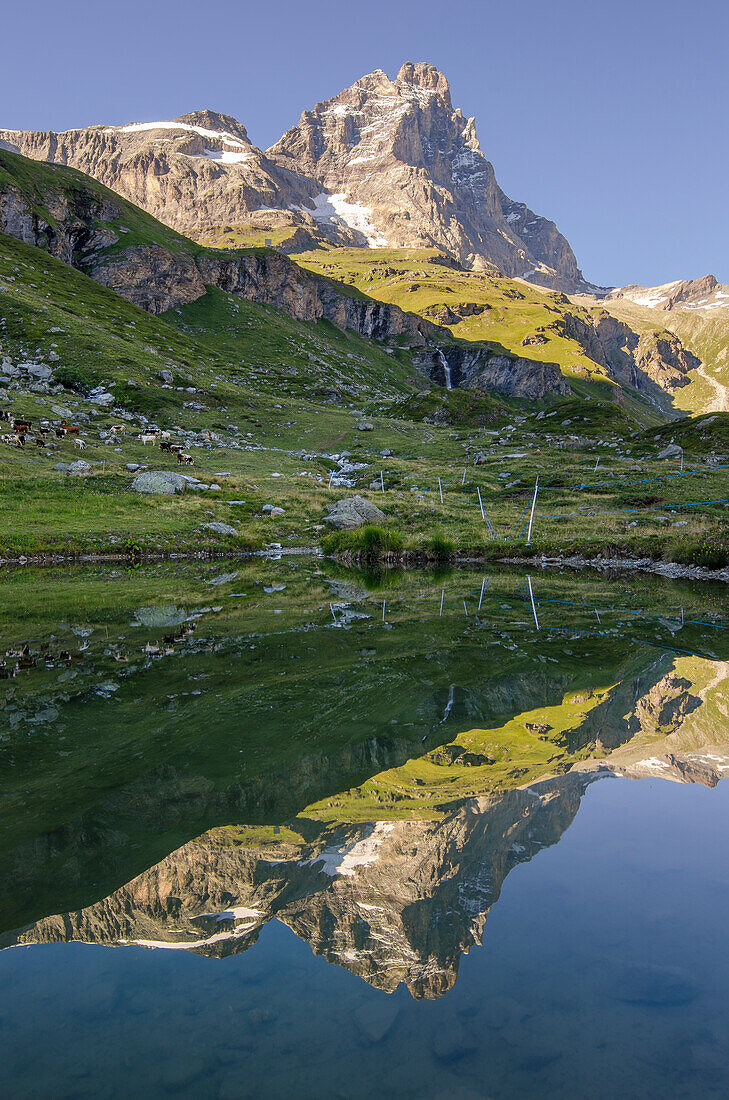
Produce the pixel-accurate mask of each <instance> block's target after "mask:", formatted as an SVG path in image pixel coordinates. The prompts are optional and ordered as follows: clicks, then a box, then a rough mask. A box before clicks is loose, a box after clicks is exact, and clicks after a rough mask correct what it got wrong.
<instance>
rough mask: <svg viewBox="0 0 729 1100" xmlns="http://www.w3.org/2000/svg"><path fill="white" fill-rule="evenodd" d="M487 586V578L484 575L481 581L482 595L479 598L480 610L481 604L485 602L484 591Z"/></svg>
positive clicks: (479, 608)
mask: <svg viewBox="0 0 729 1100" xmlns="http://www.w3.org/2000/svg"><path fill="white" fill-rule="evenodd" d="M485 588H486V578H485V577H484V579H483V580H482V581H481V595H480V596H479V598H478V610H479V611H480V610H481V604H482V603H483V593H484V589H485Z"/></svg>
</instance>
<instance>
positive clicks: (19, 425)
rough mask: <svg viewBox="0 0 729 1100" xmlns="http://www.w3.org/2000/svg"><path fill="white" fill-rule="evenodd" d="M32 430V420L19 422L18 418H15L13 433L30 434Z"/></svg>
mask: <svg viewBox="0 0 729 1100" xmlns="http://www.w3.org/2000/svg"><path fill="white" fill-rule="evenodd" d="M30 428H31V421H30V420H19V419H18V418H17V417H13V431H14V432H29V431H30Z"/></svg>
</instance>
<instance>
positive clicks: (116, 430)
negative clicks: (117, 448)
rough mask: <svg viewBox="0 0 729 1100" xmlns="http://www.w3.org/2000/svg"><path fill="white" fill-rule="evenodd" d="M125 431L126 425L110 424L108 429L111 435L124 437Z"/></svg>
mask: <svg viewBox="0 0 729 1100" xmlns="http://www.w3.org/2000/svg"><path fill="white" fill-rule="evenodd" d="M126 430H127V426H126V424H112V426H111V428H110V429H109V431H110V432H111V434H112V435H124V432H125V431H126Z"/></svg>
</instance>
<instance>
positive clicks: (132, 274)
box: [87, 245, 206, 313]
mask: <svg viewBox="0 0 729 1100" xmlns="http://www.w3.org/2000/svg"><path fill="white" fill-rule="evenodd" d="M87 273H88V274H89V275H91V277H92V279H94V280H95V281H96V282H97V283H101V284H102V286H106V287H108V288H109V289H110V290H113V291H115V292H116V293H117V294H119V295H120V296H121V297H122V298H126V299H127V301H129V302H133V303H134V305H136V306H140V307H141V308H142V309H144V310H146V311H147V312H148V313H164V312H165V311H166V310H168V309H175V308H177V307H178V306H181V305H186V304H187V303H188V302H194V301H195V300H196V298H202V296H203V294H205V293H206V291H205V283H204V282H203V278H202V276H201V274H200V271H199V270H198V268H197V267H196V265H195V261H194V260H193V258H192V256H190V255H188V254H186V253H184V252H183V253H180V252H176V253H172V252H169V251H168V250H167V249H166V248H161V247H160V246H159V245H135V246H132V247H131V248H126V249H124V251H123V252H120V253H118V254H117V255H115V256H113V257H112V258H108V257H104V258H102V259H99V260H98V261H96V262H93V263H92V264H91V265H90V266H89V267H88V268H87Z"/></svg>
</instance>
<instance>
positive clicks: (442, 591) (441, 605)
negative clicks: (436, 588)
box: [438, 588, 445, 619]
mask: <svg viewBox="0 0 729 1100" xmlns="http://www.w3.org/2000/svg"><path fill="white" fill-rule="evenodd" d="M444 599H445V588H442V589H441V591H440V614H439V615H438V618H439V619H440V618H442V616H443V600H444Z"/></svg>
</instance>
